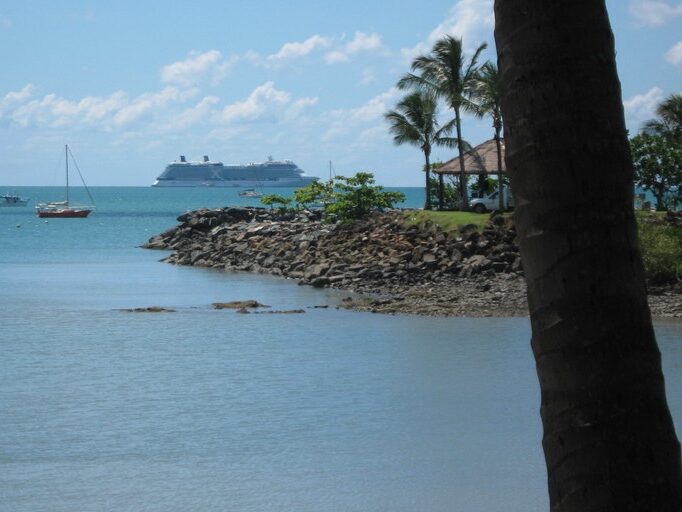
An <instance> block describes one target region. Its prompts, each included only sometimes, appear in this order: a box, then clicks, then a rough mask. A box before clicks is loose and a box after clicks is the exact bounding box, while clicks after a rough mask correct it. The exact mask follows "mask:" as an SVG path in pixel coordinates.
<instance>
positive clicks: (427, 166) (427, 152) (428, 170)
mask: <svg viewBox="0 0 682 512" xmlns="http://www.w3.org/2000/svg"><path fill="white" fill-rule="evenodd" d="M422 149H423V151H424V160H425V164H424V174H425V175H426V199H425V202H424V209H425V210H430V209H431V206H432V205H431V162H430V160H429V157H430V155H431V148H429V147H426V146H424V147H422Z"/></svg>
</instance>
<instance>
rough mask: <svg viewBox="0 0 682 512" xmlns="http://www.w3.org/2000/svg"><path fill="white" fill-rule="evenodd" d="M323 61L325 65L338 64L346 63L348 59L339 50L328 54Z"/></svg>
mask: <svg viewBox="0 0 682 512" xmlns="http://www.w3.org/2000/svg"><path fill="white" fill-rule="evenodd" d="M324 60H325V62H326V63H327V64H339V63H341V62H348V61H349V60H350V57H349V56H348V55H347V54H346V53H344V52H342V51H341V50H334V51H332V52H328V53H327V54H326V55H325V56H324Z"/></svg>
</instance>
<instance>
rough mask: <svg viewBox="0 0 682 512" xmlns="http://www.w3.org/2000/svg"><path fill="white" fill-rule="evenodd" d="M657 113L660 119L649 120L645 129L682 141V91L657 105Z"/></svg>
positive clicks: (651, 132)
mask: <svg viewBox="0 0 682 512" xmlns="http://www.w3.org/2000/svg"><path fill="white" fill-rule="evenodd" d="M656 114H657V115H658V119H651V120H650V121H647V122H646V123H645V124H644V131H645V132H646V133H648V134H650V135H652V134H657V135H663V136H665V137H667V138H670V139H673V140H675V141H677V142H680V143H682V93H678V94H672V95H670V96H668V98H666V99H665V100H664V101H662V102H661V103H660V104H659V105H658V107H656Z"/></svg>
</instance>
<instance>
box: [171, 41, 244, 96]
mask: <svg viewBox="0 0 682 512" xmlns="http://www.w3.org/2000/svg"><path fill="white" fill-rule="evenodd" d="M238 60H239V57H231V58H230V59H228V60H224V59H223V56H222V54H221V53H220V52H219V51H218V50H210V51H208V52H204V53H199V52H196V51H193V52H190V53H189V56H188V57H187V58H186V59H185V60H181V61H178V62H174V63H173V64H168V65H167V66H164V67H163V68H162V69H161V81H162V82H164V83H168V84H175V85H179V86H184V87H189V86H192V85H196V84H197V83H199V82H200V81H201V80H203V79H204V77H206V76H208V77H210V79H211V81H212V82H213V83H218V82H220V80H222V79H223V78H224V77H225V75H226V74H227V73H228V71H229V70H230V69H231V68H232V66H234V64H235V63H236V62H237V61H238Z"/></svg>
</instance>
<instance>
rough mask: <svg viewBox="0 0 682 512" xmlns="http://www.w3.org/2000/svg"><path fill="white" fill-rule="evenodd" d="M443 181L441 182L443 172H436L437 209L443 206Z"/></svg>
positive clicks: (441, 208)
mask: <svg viewBox="0 0 682 512" xmlns="http://www.w3.org/2000/svg"><path fill="white" fill-rule="evenodd" d="M444 193H445V183H444V182H443V173H440V172H439V173H438V209H439V210H443V209H444V208H445V205H444V200H443V196H444V195H445V194H444Z"/></svg>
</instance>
